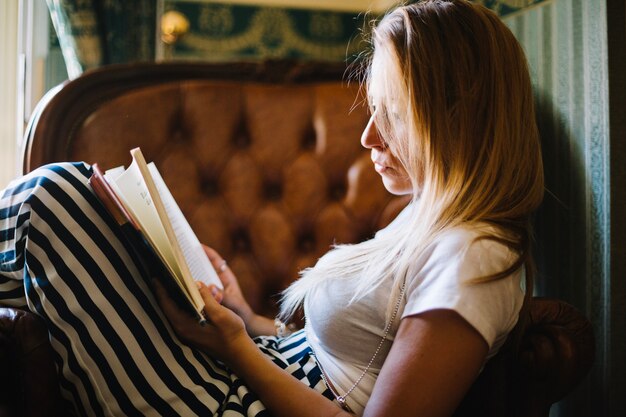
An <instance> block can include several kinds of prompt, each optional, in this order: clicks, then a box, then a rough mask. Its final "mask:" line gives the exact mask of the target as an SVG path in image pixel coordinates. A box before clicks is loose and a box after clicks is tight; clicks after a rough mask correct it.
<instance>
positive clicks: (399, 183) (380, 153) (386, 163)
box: [361, 112, 413, 195]
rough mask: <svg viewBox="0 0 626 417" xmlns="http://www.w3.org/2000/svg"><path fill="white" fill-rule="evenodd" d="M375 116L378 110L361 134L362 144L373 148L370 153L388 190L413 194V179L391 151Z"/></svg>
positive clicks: (398, 193) (397, 193) (375, 167)
mask: <svg viewBox="0 0 626 417" xmlns="http://www.w3.org/2000/svg"><path fill="white" fill-rule="evenodd" d="M375 117H376V112H374V114H372V116H371V117H370V120H369V122H368V123H367V126H366V127H365V130H364V131H363V134H362V135H361V145H363V146H364V147H365V148H367V149H370V150H371V153H370V155H371V158H372V162H374V169H375V170H376V172H378V174H380V176H381V177H382V180H383V184H384V185H385V188H386V189H387V191H389V192H390V193H392V194H396V195H404V194H411V193H412V192H413V186H412V184H411V179H410V178H409V175H408V173H407V172H406V170H405V169H404V167H403V166H402V164H401V163H400V161H399V160H398V158H396V156H395V155H393V154H392V153H391V151H390V150H389V148H388V147H387V144H386V143H385V142H384V140H383V138H382V137H381V136H380V133H379V132H378V129H377V127H376V122H375ZM402 139H406V138H402Z"/></svg>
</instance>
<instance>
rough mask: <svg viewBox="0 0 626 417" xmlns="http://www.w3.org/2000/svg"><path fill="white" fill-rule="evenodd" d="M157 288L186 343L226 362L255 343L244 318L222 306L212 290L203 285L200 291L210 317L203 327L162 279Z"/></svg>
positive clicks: (199, 284)
mask: <svg viewBox="0 0 626 417" xmlns="http://www.w3.org/2000/svg"><path fill="white" fill-rule="evenodd" d="M154 286H155V293H156V296H157V300H158V302H159V304H160V305H161V309H162V310H163V313H164V314H165V316H166V317H167V319H168V321H169V322H170V324H171V325H172V328H173V329H174V331H175V332H176V334H177V335H178V337H179V338H180V339H181V340H182V341H183V342H185V343H187V344H189V345H191V346H194V347H196V348H198V349H200V350H202V351H204V352H206V353H209V354H210V355H212V356H214V357H216V358H218V359H220V360H222V361H224V362H226V363H230V361H231V360H232V358H233V357H234V356H233V355H236V353H235V352H237V351H238V350H239V349H240V348H242V347H243V346H245V345H246V344H248V343H252V340H251V339H250V337H249V336H248V334H247V333H246V330H245V326H244V323H243V320H242V319H241V317H239V316H238V315H237V314H235V313H234V312H233V311H232V310H230V309H228V308H226V307H224V306H222V305H220V303H219V302H217V300H216V299H215V297H214V296H213V294H211V290H210V289H209V287H207V286H206V285H204V284H203V283H198V289H199V290H200V295H201V296H202V299H203V300H204V303H205V307H204V312H205V315H206V318H207V324H205V325H201V324H200V323H199V322H198V320H197V319H196V318H194V317H192V316H191V315H190V314H189V313H187V312H186V311H183V310H181V309H180V308H179V307H178V306H177V305H176V303H174V301H173V300H172V299H171V298H170V296H169V295H168V294H167V292H166V290H165V288H164V287H163V285H162V284H161V283H160V282H159V281H158V280H154Z"/></svg>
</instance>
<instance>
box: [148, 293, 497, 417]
mask: <svg viewBox="0 0 626 417" xmlns="http://www.w3.org/2000/svg"><path fill="white" fill-rule="evenodd" d="M200 292H201V294H202V296H203V298H204V299H205V302H206V307H205V311H206V313H207V315H208V317H209V318H210V323H209V324H208V325H207V326H204V327H200V326H199V325H198V323H197V322H196V321H195V320H194V319H193V318H191V317H190V316H189V315H187V314H186V313H184V312H182V311H180V310H179V309H178V308H177V307H176V306H175V305H174V304H173V302H172V301H171V300H170V299H169V298H168V297H167V295H166V294H165V292H164V290H163V289H162V288H160V287H159V286H158V285H157V295H158V297H159V301H160V303H161V306H162V308H163V311H164V312H165V315H166V316H167V317H168V319H169V320H170V322H171V324H172V326H173V328H174V330H175V331H176V332H177V334H178V335H179V337H181V339H182V340H184V341H186V342H187V343H189V344H191V345H194V346H196V347H197V348H200V349H202V350H203V351H205V352H207V353H209V354H211V355H213V356H215V357H216V358H218V359H221V360H223V361H224V362H225V363H227V364H228V365H229V366H230V367H231V368H232V369H233V370H234V371H235V372H236V373H237V375H239V376H240V377H241V378H242V379H243V380H245V381H246V384H247V385H248V386H249V387H250V389H251V390H252V391H253V392H255V393H256V394H257V395H258V396H259V398H260V399H261V401H262V402H263V404H265V406H266V407H267V408H268V409H269V410H270V411H271V412H272V414H273V415H275V416H279V417H280V416H285V417H291V416H294V415H297V416H301V417H308V416H310V417H326V416H328V417H331V416H332V417H335V416H348V415H349V414H348V413H346V412H344V411H343V410H341V409H340V408H339V407H338V406H337V405H335V404H334V403H332V402H331V401H328V399H327V398H325V397H324V396H322V395H321V394H319V393H318V392H316V391H314V390H312V389H310V388H309V387H307V386H306V385H304V384H303V383H301V382H300V381H298V380H297V379H295V378H294V377H293V376H291V375H290V374H288V373H286V372H284V371H283V370H282V369H280V368H279V367H278V366H276V365H275V364H274V363H273V362H272V361H271V360H270V359H269V358H267V357H266V356H265V355H264V354H263V353H262V352H261V351H260V350H259V349H258V347H257V346H256V345H255V344H254V342H253V341H252V340H251V339H250V337H249V336H248V335H247V333H246V331H245V327H244V323H243V320H242V319H241V318H240V317H239V316H238V315H237V314H235V313H234V312H233V311H232V310H230V309H228V308H226V307H224V306H222V305H220V304H219V303H218V302H217V301H216V300H215V299H214V298H213V297H212V295H211V294H210V290H209V289H208V288H207V287H201V288H200ZM487 350H488V349H487V343H486V342H485V341H484V339H483V338H482V336H480V335H479V333H478V332H477V331H476V330H474V328H473V327H471V326H470V325H469V324H468V323H467V322H466V321H465V320H464V319H462V318H461V317H460V316H459V315H458V314H457V313H455V312H452V311H448V310H434V311H429V312H425V313H421V314H419V315H416V316H414V317H408V318H405V319H403V320H402V321H401V323H400V328H399V330H398V334H397V335H396V339H395V341H394V344H393V346H392V348H391V351H390V353H389V356H388V357H387V360H386V361H385V364H384V366H383V369H382V370H381V373H380V375H379V377H378V380H377V382H376V386H375V387H374V392H373V393H372V397H371V398H370V401H369V403H368V405H367V407H366V409H365V416H380V417H402V416H410V417H416V416H419V417H431V416H432V417H434V416H449V415H451V414H452V412H453V411H454V410H455V409H456V407H457V406H458V404H459V402H460V401H461V399H462V398H463V396H464V395H465V393H466V392H467V390H468V389H469V387H470V385H471V384H472V382H473V381H474V379H475V378H476V376H477V375H478V372H479V370H480V368H481V366H482V364H483V362H484V359H485V357H486V355H487Z"/></svg>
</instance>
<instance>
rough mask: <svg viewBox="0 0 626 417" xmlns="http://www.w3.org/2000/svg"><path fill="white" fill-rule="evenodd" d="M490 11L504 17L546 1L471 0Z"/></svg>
mask: <svg viewBox="0 0 626 417" xmlns="http://www.w3.org/2000/svg"><path fill="white" fill-rule="evenodd" d="M473 1H474V2H476V3H480V4H482V5H484V6H486V7H489V8H490V9H493V10H494V11H495V12H496V13H498V14H499V15H500V16H506V15H508V14H511V13H515V12H518V11H520V10H522V9H525V8H527V7H529V6H534V5H536V4H539V3H545V2H546V1H547V0H473Z"/></svg>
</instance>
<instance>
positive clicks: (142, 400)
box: [0, 163, 333, 416]
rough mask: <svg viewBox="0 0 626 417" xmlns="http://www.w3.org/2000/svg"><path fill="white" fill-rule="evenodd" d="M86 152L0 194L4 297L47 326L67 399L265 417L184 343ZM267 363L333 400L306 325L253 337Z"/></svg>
mask: <svg viewBox="0 0 626 417" xmlns="http://www.w3.org/2000/svg"><path fill="white" fill-rule="evenodd" d="M90 175H91V171H90V168H89V167H88V166H86V165H85V164H82V163H76V164H70V163H64V164H53V165H48V166H45V167H42V168H39V169H37V170H35V171H33V172H32V173H30V174H28V175H27V176H24V177H22V178H20V179H18V180H15V181H14V182H13V183H11V184H10V185H9V187H8V188H7V189H5V190H4V191H3V192H2V195H1V197H0V304H1V305H4V306H15V307H23V308H28V309H30V310H31V311H33V312H35V313H37V314H39V315H40V316H41V317H43V318H44V320H45V321H46V324H47V326H48V329H49V331H50V340H51V343H52V347H53V349H54V351H55V360H56V364H57V367H58V369H59V374H60V379H61V390H62V393H63V396H64V398H65V399H66V400H67V402H68V409H69V410H70V412H71V410H73V411H74V413H76V414H77V415H82V416H105V415H106V416H121V415H124V416H157V415H166V416H170V415H171V416H175V415H182V416H188V415H200V416H212V415H218V416H264V415H269V414H268V412H267V411H266V410H265V409H264V406H263V404H262V403H261V402H260V401H259V399H258V398H257V396H256V395H255V394H254V393H253V392H250V391H249V390H248V389H247V387H246V385H245V383H244V382H243V381H242V380H241V379H239V378H238V377H237V376H236V375H234V374H233V373H232V372H231V371H230V370H229V369H228V367H226V366H225V365H224V364H222V363H221V362H219V361H217V360H215V359H213V358H211V357H209V356H207V355H205V354H204V353H202V352H199V351H198V350H195V349H192V348H190V347H188V346H186V345H184V344H182V343H181V342H180V341H179V340H178V338H177V337H176V335H175V334H174V333H173V331H172V329H171V328H170V326H169V324H168V322H167V320H166V319H165V317H164V316H163V314H162V313H161V311H160V309H159V308H158V304H157V302H156V300H155V299H154V297H153V295H152V293H151V291H150V289H149V288H148V285H147V283H146V281H145V279H144V278H145V277H142V275H141V272H140V271H141V269H140V267H139V266H138V263H137V262H136V261H135V259H134V258H133V255H132V254H131V253H132V251H130V250H129V247H128V246H127V245H128V243H127V242H126V241H125V239H124V237H123V234H122V233H121V231H120V230H119V228H118V227H117V225H116V224H115V222H114V221H113V220H112V219H111V218H110V216H109V215H108V213H107V212H106V211H105V210H104V208H103V207H102V206H101V205H100V203H99V201H98V200H97V199H96V198H95V196H94V195H93V193H92V191H91V188H90V186H89V185H88V183H87V180H88V178H89V176H90ZM256 342H257V345H258V346H259V349H261V350H262V351H263V352H264V353H265V354H266V355H268V356H269V357H270V358H271V359H272V360H273V361H274V363H276V364H277V365H278V366H280V367H281V368H283V369H284V370H285V371H286V372H289V373H290V374H291V375H293V376H294V377H295V378H297V379H299V380H300V381H301V382H303V383H305V384H307V385H308V386H310V387H312V388H313V389H315V390H317V391H319V392H321V393H322V394H324V395H325V396H327V397H328V398H329V399H332V398H333V397H332V394H331V393H330V391H329V390H328V388H327V387H326V385H325V384H324V382H323V380H322V378H321V373H320V369H319V368H318V366H317V365H316V363H315V360H314V358H313V357H312V354H311V349H310V347H309V346H308V344H307V341H306V338H305V336H304V332H302V331H300V332H296V333H295V334H293V335H292V336H290V337H287V338H283V339H279V338H276V337H272V336H268V337H261V338H257V339H256Z"/></svg>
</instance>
